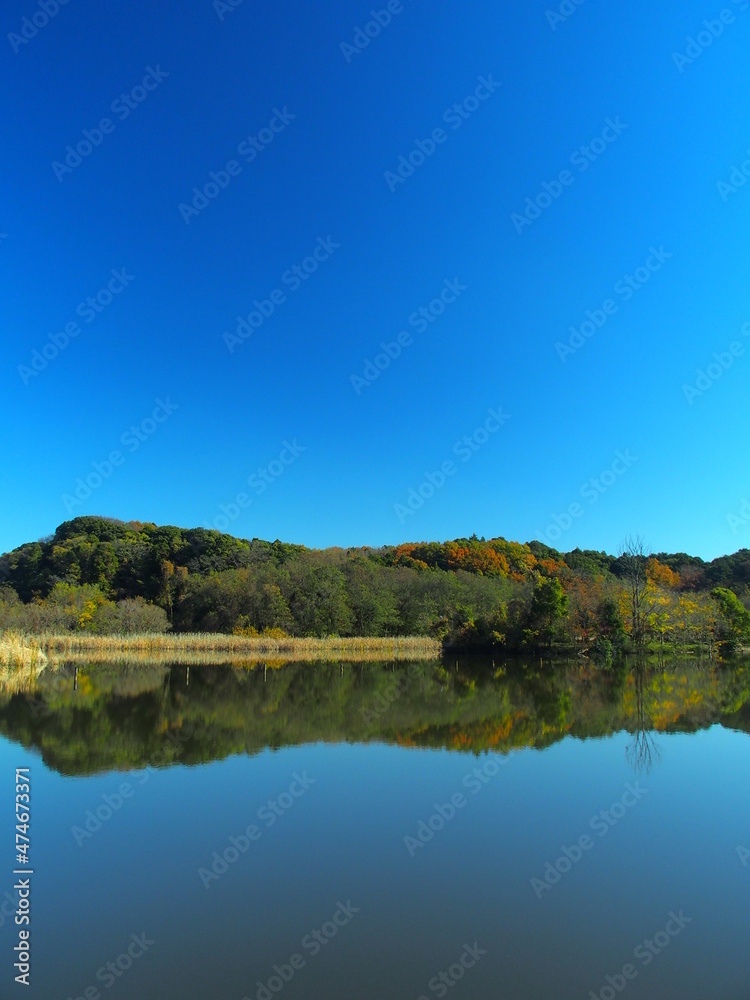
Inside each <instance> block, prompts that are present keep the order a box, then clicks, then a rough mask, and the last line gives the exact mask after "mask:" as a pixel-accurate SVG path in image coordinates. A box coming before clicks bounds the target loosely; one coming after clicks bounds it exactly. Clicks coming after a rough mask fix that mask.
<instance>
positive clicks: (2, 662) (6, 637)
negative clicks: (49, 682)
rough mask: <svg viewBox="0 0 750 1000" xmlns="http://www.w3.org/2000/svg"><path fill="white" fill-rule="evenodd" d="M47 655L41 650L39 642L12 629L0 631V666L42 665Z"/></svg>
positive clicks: (33, 666) (11, 667)
mask: <svg viewBox="0 0 750 1000" xmlns="http://www.w3.org/2000/svg"><path fill="white" fill-rule="evenodd" d="M46 663H47V657H46V656H45V655H44V653H43V652H42V648H41V643H40V642H39V641H38V640H37V639H32V638H31V637H29V636H27V635H23V634H22V633H21V632H16V631H15V630H14V629H8V630H7V631H5V632H2V633H0V667H3V668H6V669H17V668H22V667H31V668H36V667H43V666H45V665H46Z"/></svg>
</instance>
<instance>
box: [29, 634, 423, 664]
mask: <svg viewBox="0 0 750 1000" xmlns="http://www.w3.org/2000/svg"><path fill="white" fill-rule="evenodd" d="M38 641H39V644H40V646H41V648H42V649H43V650H44V651H45V652H46V653H47V654H48V655H49V656H51V657H54V658H55V659H59V658H63V659H64V660H65V661H66V662H70V663H74V662H76V661H81V662H82V661H87V662H90V661H92V660H95V661H97V662H102V663H106V662H123V663H124V662H137V663H142V664H146V663H149V664H158V663H186V664H190V663H195V664H200V663H215V662H217V658H218V659H220V660H221V661H222V662H227V663H236V662H238V661H241V662H246V663H253V662H255V663H257V662H262V661H264V660H269V659H272V660H279V661H289V660H337V661H340V660H344V661H349V662H357V661H359V662H363V661H368V660H369V661H375V660H431V659H436V658H437V657H438V656H439V655H440V644H439V643H438V642H437V641H436V640H434V639H428V638H424V637H420V636H394V637H393V638H381V639H295V638H291V637H289V638H283V639H275V638H270V637H264V636H257V637H249V636H238V635H219V634H215V633H207V634H191V633H184V634H178V635H153V634H152V635H132V636H95V635H65V636H49V635H48V636H41V637H40V638H39V640H38Z"/></svg>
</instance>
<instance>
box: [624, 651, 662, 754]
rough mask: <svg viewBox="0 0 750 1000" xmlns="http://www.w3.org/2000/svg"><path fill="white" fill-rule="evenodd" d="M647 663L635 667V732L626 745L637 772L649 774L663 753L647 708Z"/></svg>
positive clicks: (626, 751)
mask: <svg viewBox="0 0 750 1000" xmlns="http://www.w3.org/2000/svg"><path fill="white" fill-rule="evenodd" d="M645 676H646V667H645V664H643V663H641V662H639V663H637V664H636V665H635V667H634V669H633V679H634V682H635V683H634V688H635V733H634V734H633V739H632V741H631V742H630V743H628V745H627V746H626V747H625V759H626V760H627V762H628V764H630V766H631V767H632V768H633V770H634V771H635V773H636V774H649V773H650V771H651V768H652V767H653V766H654V765H655V764H658V763H659V760H660V759H661V754H660V753H659V747H658V744H657V742H656V739H655V738H654V727H653V723H652V721H651V716H650V715H649V712H648V709H647V708H646V699H645V697H644V680H645Z"/></svg>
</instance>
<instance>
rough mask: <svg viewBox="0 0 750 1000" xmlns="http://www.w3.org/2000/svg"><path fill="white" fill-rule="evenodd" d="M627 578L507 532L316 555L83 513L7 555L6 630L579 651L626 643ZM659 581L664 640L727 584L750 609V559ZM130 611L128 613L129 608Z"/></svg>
mask: <svg viewBox="0 0 750 1000" xmlns="http://www.w3.org/2000/svg"><path fill="white" fill-rule="evenodd" d="M627 575H628V563H627V557H626V556H620V557H618V556H613V555H607V554H606V553H604V552H595V551H581V550H579V549H575V550H574V551H572V552H568V553H560V552H558V551H556V550H555V549H551V548H549V547H548V546H546V545H543V544H541V543H539V542H529V543H526V544H522V543H519V542H509V541H506V540H505V539H503V538H493V539H489V540H485V539H482V538H477V537H476V536H472V537H471V538H461V539H456V540H454V541H449V542H418V543H407V544H403V545H398V546H386V547H382V548H367V547H364V548H355V549H341V548H331V549H325V550H315V549H307V548H305V547H304V546H302V545H293V544H289V543H284V542H280V541H275V542H266V541H262V540H260V539H253V540H252V541H248V540H246V539H239V538H234V537H232V536H231V535H226V534H222V533H220V532H218V531H213V530H207V529H203V528H190V529H184V528H176V527H170V526H161V527H160V526H157V525H155V524H150V523H141V522H138V521H131V522H127V523H126V522H122V521H117V520H113V519H110V518H103V517H78V518H75V519H74V520H72V521H66V522H65V523H64V524H61V525H60V527H59V528H58V529H57V530H56V531H55V533H54V535H53V536H52V537H50V538H44V539H41V540H40V541H37V542H29V543H27V544H25V545H22V546H20V547H19V548H17V549H15V550H13V551H12V552H10V553H6V554H5V555H3V556H1V557H0V585H1V589H0V627H15V626H16V625H17V624H18V625H20V626H21V627H27V628H31V629H42V630H55V629H58V628H61V627H63V628H65V627H69V628H86V629H88V630H91V631H107V630H110V631H111V630H121V629H122V628H124V627H125V626H123V624H122V622H123V621H125V620H126V619H127V621H128V622H129V623H130V625H129V626H128V628H130V630H133V629H134V628H135V625H136V624H137V623H138V622H140V623H141V627H144V628H146V630H149V629H151V628H156V627H158V621H157V619H156V618H155V617H154V615H155V614H156V613H157V612H158V614H161V615H162V617H163V621H164V627H167V622H168V623H169V624H170V625H171V627H172V628H174V629H176V630H183V631H186V630H200V631H223V632H231V631H236V630H242V629H245V630H264V629H266V630H267V629H283V630H285V631H287V632H290V633H292V634H295V635H332V634H337V635H372V636H378V635H389V634H394V633H400V634H413V635H423V634H427V633H432V634H442V635H443V636H444V635H445V634H446V632H447V631H448V630H450V629H454V630H455V629H458V631H459V632H460V631H461V629H464V627H466V629H468V630H469V631H470V632H471V631H472V630H474V631H475V632H477V631H481V629H482V628H484V630H485V632H487V633H488V634H490V635H492V636H494V637H495V639H496V640H497V641H503V639H505V640H506V641H507V642H508V643H510V644H511V645H514V644H515V645H518V644H524V643H526V642H527V641H529V642H531V644H532V645H533V642H534V639H535V637H536V638H537V639H539V637H540V636H541V635H542V633H544V636H545V642H546V641H547V640H549V642H550V643H551V642H552V640H553V638H554V639H555V641H558V640H559V638H560V636H559V635H558V628H557V626H558V625H565V627H567V629H568V639H569V640H571V641H573V640H575V642H577V643H578V642H581V641H588V639H589V638H591V636H592V635H594V634H601V636H606V637H607V640H608V641H609V640H613V641H614V640H617V639H618V636H619V635H621V633H622V627H623V626H624V627H625V629H626V630H627V624H628V623H627V600H626V596H625V595H626V591H627V588H626V587H625V585H624V581H625V580H626V578H627ZM647 575H648V582H649V586H650V587H651V597H652V598H653V601H652V602H651V605H650V606H651V607H652V608H655V609H657V611H658V613H659V614H661V616H662V618H664V615H667V617H669V615H671V616H672V618H671V619H669V621H667V619H664V621H661V623H660V621H657V620H656V618H655V619H654V621H653V622H652V623H651V624H652V626H653V628H652V631H653V630H655V632H654V634H656V633H658V632H659V630H660V629H661V635H662V636H663V635H664V634H666V633H667V632H669V631H670V630H674V629H678V627H679V628H682V626H683V625H684V624H685V620H686V616H691V622H692V623H693V624H695V623H699V624H700V628H698V624H696V629H698V631H696V635H698V632H699V631H700V629H703V631H704V632H705V630H706V628H708V627H709V626H710V622H708V620H707V619H706V615H707V614H708V613H709V610H710V609H709V604H708V603H707V602H708V597H707V595H708V594H709V593H710V592H711V591H712V590H715V588H717V587H718V588H727V589H729V590H731V591H733V592H734V594H735V595H736V596H737V598H739V599H740V601H743V602H744V603H746V604H747V603H749V602H750V589H749V586H750V551H749V550H747V549H743V550H741V551H739V552H737V553H735V554H734V555H730V556H723V557H721V558H719V559H715V560H714V561H713V562H710V563H706V562H704V561H703V560H702V559H700V558H697V557H694V556H689V555H686V554H684V553H676V554H669V553H658V554H656V555H655V556H651V557H649V558H648V566H647ZM545 587H546V590H545ZM134 600H135V601H138V602H140V603H139V605H138V607H140V608H141V610H142V609H143V602H147V603H148V605H149V606H150V614H151V618H144V617H143V615H141V616H140V617H139V616H138V615H137V614H136V611H138V607H136V605H135V604H134ZM118 602H119V604H122V603H123V602H129V603H128V604H127V607H126V608H124V610H123V609H121V610H120V612H117V614H116V613H115V611H116V607H115V606H116V604H117V603H118ZM696 602H698V603H697V604H696ZM701 602H703V603H701ZM21 605H24V606H26V607H27V609H28V614H27V617H26V618H25V619H24V617H23V615H24V614H25V613H26V612H24V611H23V608H22V607H21ZM699 605H700V606H699ZM32 610H33V615H32V614H31V612H32ZM126 611H127V615H125V612H126ZM668 612H669V615H668V614H667V613H668ZM732 613H733V614H735V617H736V615H737V614H739V615H740V616H741V613H742V612H741V610H739V611H736V613H735V612H732ZM118 614H119V616H120V617H119V618H118V617H117V615H118ZM29 615H31V617H29ZM66 615H67V617H66ZM123 615H125V618H123ZM128 616H129V617H128ZM657 618H658V615H657ZM480 620H481V621H480ZM699 620H700V621H699ZM545 621H546V626H544V622H545ZM707 622H708V623H707ZM144 623H145V624H144ZM482 623H483V624H482ZM131 626H132V628H131ZM543 626H544V627H543ZM553 626H554V629H553ZM738 627H739V626H738ZM743 627H744V626H743ZM466 629H464V631H465V630H466ZM126 630H127V629H126ZM553 632H554V636H553V634H552V633H553ZM738 635H739V633H738Z"/></svg>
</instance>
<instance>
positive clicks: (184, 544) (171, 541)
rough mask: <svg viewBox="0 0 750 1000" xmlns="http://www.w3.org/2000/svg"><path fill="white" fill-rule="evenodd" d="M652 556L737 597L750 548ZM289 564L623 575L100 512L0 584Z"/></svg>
mask: <svg viewBox="0 0 750 1000" xmlns="http://www.w3.org/2000/svg"><path fill="white" fill-rule="evenodd" d="M654 558H655V559H656V560H658V562H659V563H660V564H661V565H663V566H666V567H668V569H669V570H671V571H672V572H673V573H676V574H678V575H679V577H680V582H681V586H682V587H683V588H684V589H688V590H693V591H708V590H711V589H712V588H713V587H718V586H721V587H729V588H731V589H732V590H734V591H735V593H737V594H738V595H740V596H743V595H744V593H745V592H746V591H747V590H748V588H750V550H749V549H740V550H739V551H738V552H736V553H735V554H734V555H728V556H721V557H720V558H718V559H714V560H713V562H709V563H706V562H704V561H703V560H702V559H700V558H699V557H697V556H689V555H687V554H686V553H684V552H678V553H657V554H655V556H654ZM291 561H302V562H308V563H309V564H310V565H311V566H316V567H319V566H325V565H329V566H333V567H339V568H340V567H341V566H342V564H347V563H351V562H355V563H360V564H361V563H362V562H365V563H366V564H372V565H373V566H380V567H396V566H402V567H410V568H412V569H416V570H425V569H433V570H434V569H439V570H444V571H447V572H457V571H460V570H463V571H465V572H467V573H472V574H478V575H480V576H496V577H505V578H508V577H510V578H511V579H515V580H522V579H526V578H529V577H530V576H531V575H533V574H534V573H539V572H541V573H555V572H556V571H563V572H565V571H568V572H570V573H573V574H577V575H578V574H580V575H594V576H596V575H605V576H607V575H613V576H615V577H622V576H623V575H624V566H623V557H618V556H613V555H607V554H606V553H605V552H596V551H593V550H581V549H574V550H573V551H572V552H566V553H561V552H558V551H557V550H556V549H552V548H550V547H549V546H547V545H544V544H542V543H541V542H529V543H526V544H522V543H519V542H508V541H506V540H505V539H503V538H491V539H489V540H485V539H484V538H477V537H476V535H474V536H472V537H471V538H458V539H455V540H454V541H449V542H408V543H405V544H403V545H398V546H384V547H382V548H368V547H363V548H354V549H351V548H350V549H340V548H331V549H324V550H316V549H308V548H305V546H303V545H293V544H289V543H286V542H280V541H278V540H277V541H275V542H265V541H262V540H261V539H258V538H254V539H253V540H252V541H248V540H246V539H242V538H235V537H233V536H232V535H225V534H222V533H221V532H219V531H213V530H209V529H205V528H175V527H172V526H158V525H156V524H151V523H147V522H146V523H142V522H140V521H128V522H124V521H117V520H114V519H112V518H105V517H76V518H74V519H73V520H72V521H65V522H64V523H63V524H61V525H60V526H59V527H58V528H57V530H56V531H55V533H54V535H52V536H51V537H47V538H43V539H41V540H40V541H36V542H27V543H26V544H25V545H21V546H20V547H19V548H17V549H14V550H13V551H12V552H9V553H6V554H4V555H2V556H0V582H5V583H7V584H10V586H11V587H13V589H14V590H15V591H16V593H17V594H18V595H19V597H20V598H21V600H23V601H29V600H31V599H32V598H33V597H35V596H39V597H46V596H48V594H49V593H50V591H51V590H52V587H53V586H54V585H55V584H56V583H58V582H65V583H75V584H95V585H98V586H100V587H101V588H102V590H103V591H104V592H105V593H106V594H107V595H108V596H111V597H114V598H116V599H122V598H126V597H136V596H141V597H145V598H146V599H148V600H158V598H159V596H160V594H161V593H162V591H163V589H164V572H165V570H166V571H167V572H169V567H165V563H171V564H172V567H174V568H184V570H185V571H186V572H187V574H188V575H193V574H199V575H201V576H207V575H208V574H211V573H221V572H223V571H224V570H230V569H257V568H259V567H262V566H264V565H265V566H267V565H269V564H272V565H275V566H278V567H280V566H283V565H284V564H287V563H289V562H291Z"/></svg>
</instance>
